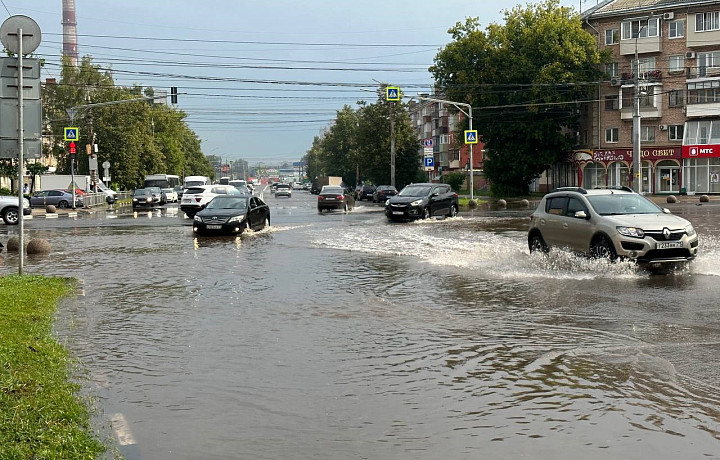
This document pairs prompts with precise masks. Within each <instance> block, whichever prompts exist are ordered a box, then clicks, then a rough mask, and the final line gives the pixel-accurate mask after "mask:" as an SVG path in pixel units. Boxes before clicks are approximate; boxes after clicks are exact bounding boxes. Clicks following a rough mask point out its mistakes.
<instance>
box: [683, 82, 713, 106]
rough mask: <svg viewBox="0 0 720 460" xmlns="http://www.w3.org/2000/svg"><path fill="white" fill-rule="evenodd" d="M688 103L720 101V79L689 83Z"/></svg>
mask: <svg viewBox="0 0 720 460" xmlns="http://www.w3.org/2000/svg"><path fill="white" fill-rule="evenodd" d="M687 87H688V104H708V103H715V102H720V80H707V81H700V82H697V83H688V85H687Z"/></svg>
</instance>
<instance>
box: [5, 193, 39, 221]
mask: <svg viewBox="0 0 720 460" xmlns="http://www.w3.org/2000/svg"><path fill="white" fill-rule="evenodd" d="M19 211H20V201H19V200H18V197H17V196H0V216H2V220H3V221H4V222H5V224H7V225H16V224H17V223H18V222H19V221H20V212H19ZM31 213H32V210H31V209H30V201H28V199H27V198H23V215H25V216H29V215H30V214H31Z"/></svg>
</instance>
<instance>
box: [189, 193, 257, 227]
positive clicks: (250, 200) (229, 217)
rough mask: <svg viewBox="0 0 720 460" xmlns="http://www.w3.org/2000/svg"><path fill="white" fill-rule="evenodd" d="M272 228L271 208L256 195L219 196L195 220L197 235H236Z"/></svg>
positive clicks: (197, 214) (198, 213)
mask: <svg viewBox="0 0 720 460" xmlns="http://www.w3.org/2000/svg"><path fill="white" fill-rule="evenodd" d="M269 226H270V208H269V207H268V205H267V204H266V203H265V202H264V201H263V200H261V199H260V197H257V196H252V195H218V196H216V197H215V198H213V199H212V200H210V202H209V203H208V204H207V205H206V206H205V208H204V209H203V210H202V211H199V212H197V213H196V214H195V216H194V217H193V233H196V234H199V235H211V234H226V235H227V234H229V235H234V234H238V233H242V232H245V231H248V230H260V229H263V228H265V227H269Z"/></svg>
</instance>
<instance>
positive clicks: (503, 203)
mask: <svg viewBox="0 0 720 460" xmlns="http://www.w3.org/2000/svg"><path fill="white" fill-rule="evenodd" d="M497 205H498V208H500V209H505V208H507V201H505V200H503V199H502V198H500V199H499V200H498V202H497Z"/></svg>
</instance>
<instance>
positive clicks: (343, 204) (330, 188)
mask: <svg viewBox="0 0 720 460" xmlns="http://www.w3.org/2000/svg"><path fill="white" fill-rule="evenodd" d="M354 207H355V198H353V194H352V193H351V192H350V191H349V190H347V189H344V188H342V187H340V186H338V185H326V186H324V187H323V188H322V190H320V193H319V194H318V201H317V208H318V212H320V213H321V212H323V211H325V210H328V209H342V210H343V211H345V212H348V211H349V210H351V209H353V208H354Z"/></svg>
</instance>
